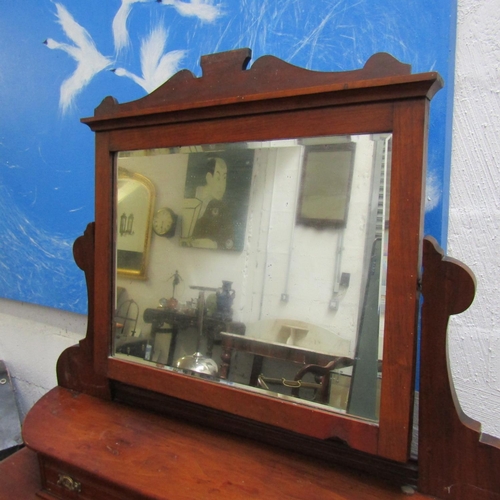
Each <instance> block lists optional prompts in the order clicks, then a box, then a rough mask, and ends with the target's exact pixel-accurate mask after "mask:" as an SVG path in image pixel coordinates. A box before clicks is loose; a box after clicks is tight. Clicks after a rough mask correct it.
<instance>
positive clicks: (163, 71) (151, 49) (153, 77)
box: [112, 25, 186, 94]
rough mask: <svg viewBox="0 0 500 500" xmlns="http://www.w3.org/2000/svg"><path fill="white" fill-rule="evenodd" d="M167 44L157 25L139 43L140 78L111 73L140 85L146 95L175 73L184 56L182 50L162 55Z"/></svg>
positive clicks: (122, 69)
mask: <svg viewBox="0 0 500 500" xmlns="http://www.w3.org/2000/svg"><path fill="white" fill-rule="evenodd" d="M166 43H167V32H166V31H165V28H164V27H163V26H161V25H158V26H157V27H156V28H154V29H153V30H152V31H151V33H150V34H149V35H148V36H147V37H146V38H144V39H143V40H142V42H141V71H142V77H140V76H137V75H135V74H134V73H131V72H130V71H127V70H126V69H124V68H116V69H113V70H112V71H113V72H114V73H115V74H116V75H118V76H126V77H127V78H130V79H131V80H133V81H134V82H135V83H137V84H138V85H140V86H141V87H142V88H143V89H144V90H145V91H146V92H147V93H148V94H149V93H151V92H153V90H155V89H157V88H158V87H159V86H160V85H161V84H162V83H164V82H165V81H167V80H168V79H169V78H170V77H171V76H172V75H173V74H174V73H177V71H178V68H179V63H180V61H181V60H182V58H183V57H184V56H185V55H186V51H184V50H173V51H171V52H167V53H166V54H164V51H165V45H166Z"/></svg>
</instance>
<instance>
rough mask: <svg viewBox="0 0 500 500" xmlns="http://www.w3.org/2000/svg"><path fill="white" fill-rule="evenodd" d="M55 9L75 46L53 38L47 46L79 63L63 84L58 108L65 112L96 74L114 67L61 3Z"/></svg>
mask: <svg viewBox="0 0 500 500" xmlns="http://www.w3.org/2000/svg"><path fill="white" fill-rule="evenodd" d="M55 6H56V9H57V20H58V23H59V24H60V25H61V27H62V29H63V31H64V33H65V34H66V36H67V37H68V38H69V39H70V40H71V41H72V42H74V44H75V45H70V44H67V43H59V42H56V41H55V40H53V39H52V38H47V40H45V42H44V43H45V45H47V47H48V48H49V49H60V50H63V51H64V52H66V53H67V54H69V55H70V56H71V57H72V58H73V59H74V60H75V61H76V62H77V67H76V70H75V71H74V73H73V74H72V75H71V76H70V77H69V78H67V79H66V80H64V81H63V83H62V84H61V90H60V97H59V106H60V107H61V109H62V112H63V113H65V112H66V111H67V110H68V108H69V107H70V106H71V104H72V103H73V100H74V98H75V97H76V95H77V94H78V93H79V92H81V90H82V89H83V88H84V87H85V86H86V85H88V83H89V82H90V81H91V80H92V78H93V77H94V76H95V75H96V74H97V73H99V72H100V71H102V70H104V69H106V68H108V67H109V66H111V63H112V61H111V59H110V58H109V57H106V56H104V55H102V54H101V53H100V52H99V51H98V50H97V48H96V46H95V44H94V41H93V40H92V37H91V36H90V35H89V33H88V31H87V30H86V29H85V28H83V27H82V26H80V25H79V24H78V23H77V22H76V21H75V20H74V19H73V17H72V16H71V14H70V13H69V12H68V11H67V10H66V8H65V7H64V6H62V5H61V4H59V3H56V4H55Z"/></svg>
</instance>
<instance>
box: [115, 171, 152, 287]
mask: <svg viewBox="0 0 500 500" xmlns="http://www.w3.org/2000/svg"><path fill="white" fill-rule="evenodd" d="M117 187H118V192H117V195H116V210H117V211H116V214H117V226H116V266H117V271H118V274H121V275H124V276H129V277H133V278H141V279H145V278H146V272H147V262H148V256H149V244H150V241H151V229H150V225H151V215H152V210H153V207H154V199H155V187H154V184H153V183H152V182H151V181H150V180H149V179H148V178H147V177H145V176H143V175H141V174H140V173H137V172H129V171H128V170H126V169H123V168H120V169H119V170H118V182H117Z"/></svg>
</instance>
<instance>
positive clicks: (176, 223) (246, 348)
mask: <svg viewBox="0 0 500 500" xmlns="http://www.w3.org/2000/svg"><path fill="white" fill-rule="evenodd" d="M250 57H251V54H250V51H249V50H248V49H241V50H235V51H231V52H226V53H221V54H212V55H209V56H204V57H202V59H201V68H202V76H201V77H198V78H197V77H195V76H193V75H192V74H191V73H190V72H188V71H181V72H179V73H177V74H176V75H174V76H173V77H172V78H171V79H170V80H169V81H167V82H166V83H165V84H164V85H162V86H161V87H160V88H159V89H157V90H156V91H154V92H153V93H151V94H150V95H148V96H146V97H144V98H143V99H139V100H137V101H133V102H129V103H124V104H118V103H117V102H116V101H115V100H114V99H113V98H110V97H108V98H106V99H105V100H104V101H103V102H102V103H101V105H100V106H99V107H98V108H96V110H95V115H94V116H93V117H91V118H86V119H83V122H84V123H86V124H87V125H88V126H89V127H90V128H91V129H92V130H93V131H94V132H95V134H96V211H95V215H96V220H95V224H91V225H89V227H88V228H87V231H86V233H85V235H84V236H83V237H81V238H80V239H79V240H77V242H76V243H75V259H76V261H77V264H78V265H79V266H80V267H81V268H82V269H83V270H84V271H85V273H86V278H87V283H88V290H89V329H88V333H87V337H86V339H85V340H84V341H82V342H81V343H80V345H79V346H75V347H73V348H71V349H69V350H67V351H65V352H64V353H63V354H62V356H61V358H60V359H59V363H58V378H59V385H60V386H61V387H62V388H65V389H66V390H67V389H70V390H71V391H76V393H82V394H84V395H85V396H84V398H87V397H88V398H89V400H88V401H100V402H99V403H96V405H97V406H99V412H107V413H106V418H104V417H102V419H103V421H104V420H106V419H107V420H106V422H107V424H106V425H109V424H110V422H111V421H113V420H114V417H112V416H110V415H112V414H113V411H115V410H113V409H112V408H118V406H117V405H119V404H120V405H121V404H125V405H128V406H130V407H139V408H142V409H145V410H147V411H149V412H151V413H154V414H161V415H163V416H164V417H165V418H181V419H183V420H186V421H188V422H193V425H195V424H196V425H200V424H201V425H202V426H208V427H210V428H214V429H218V430H219V431H223V432H224V433H226V434H227V435H234V436H238V435H239V436H246V437H250V438H253V439H254V440H261V441H264V442H266V443H268V444H272V445H275V446H277V447H282V448H287V449H289V450H292V451H294V452H300V453H302V454H304V455H308V456H313V457H316V458H322V459H323V460H325V461H326V462H328V463H330V462H340V463H343V464H344V465H348V466H352V467H356V468H358V469H361V470H364V471H365V472H371V473H373V474H375V475H379V476H383V477H385V478H389V479H391V480H393V481H395V482H397V483H400V484H403V483H405V484H414V485H416V484H417V483H418V484H419V486H420V487H421V489H422V490H423V491H424V493H432V494H436V495H437V494H438V493H436V491H434V490H432V487H431V486H429V484H430V483H431V482H432V481H430V482H429V479H428V477H429V474H430V473H429V472H428V471H427V472H426V474H427V476H426V475H425V474H424V476H420V478H418V474H419V463H418V462H417V461H416V460H415V457H414V456H413V457H412V456H411V436H412V427H413V423H414V421H413V413H414V388H415V373H416V359H417V332H418V325H419V303H420V299H421V295H420V292H421V287H422V280H421V270H422V255H423V235H422V226H423V196H424V184H425V163H426V140H427V118H428V112H429V103H430V100H431V99H432V97H433V96H434V94H435V93H436V92H437V91H438V90H439V89H440V88H441V86H442V81H441V79H440V77H439V75H438V74H437V73H433V72H431V73H424V74H411V71H410V67H409V66H408V65H405V64H402V63H400V62H398V61H396V60H395V59H394V58H392V57H391V56H390V55H388V54H376V55H375V56H373V57H372V58H370V59H369V60H368V61H367V63H366V64H365V66H364V67H363V68H362V69H359V70H353V71H347V72H343V73H319V72H313V71H308V70H305V69H301V68H297V67H294V66H291V65H289V64H287V63H285V62H283V61H281V60H279V59H276V58H274V57H271V56H265V57H262V58H260V59H258V60H257V61H255V62H254V63H253V65H252V66H251V67H250V68H249V69H247V66H248V64H249V61H250ZM132 243H134V244H135V247H134V248H132V246H130V245H131V244H132ZM425 245H426V246H425V249H426V252H427V253H426V255H427V258H428V259H431V258H437V260H436V263H435V269H434V271H433V272H432V276H430V277H428V278H425V274H424V281H423V286H424V310H423V312H422V318H423V320H422V321H423V323H422V325H423V326H424V327H426V328H427V330H425V331H423V332H422V349H423V350H422V359H426V360H427V359H428V358H426V357H425V356H429V355H430V354H429V353H435V352H437V351H438V349H437V348H436V346H437V345H438V344H439V342H441V341H442V342H444V343H445V336H446V321H447V318H448V315H449V314H455V313H457V312H460V310H463V309H464V308H465V307H467V306H468V303H467V301H468V300H469V303H470V301H471V300H472V297H473V291H474V286H473V281H472V280H473V278H471V275H470V274H469V273H468V271H466V270H464V268H463V267H460V266H459V265H458V264H453V265H452V267H453V266H457V268H459V269H460V270H461V271H459V272H458V274H460V272H461V273H462V274H463V278H460V280H463V281H464V282H465V283H466V284H465V285H461V286H464V287H465V288H466V293H463V294H461V295H460V297H461V298H460V301H461V302H460V304H459V305H457V304H456V303H455V302H454V300H455V298H453V297H452V298H450V299H449V304H451V305H450V306H449V307H448V306H447V305H446V306H444V307H443V304H442V303H441V304H439V302H440V301H441V300H444V302H445V304H448V302H446V301H447V300H448V299H447V298H443V297H445V296H446V297H447V295H446V294H445V293H444V292H441V291H440V287H441V288H442V287H443V286H444V285H443V283H445V284H447V283H449V279H448V278H446V279H445V278H444V277H443V276H442V275H441V262H442V261H443V257H442V255H441V254H439V250H436V247H435V245H434V244H433V243H432V242H431V241H430V240H426V241H425ZM132 254H133V255H132ZM436 255H437V256H438V257H436ZM124 262H126V264H124ZM425 262H426V261H424V273H425V272H427V269H426V264H425ZM428 262H429V268H430V267H431V264H430V262H431V260H428ZM447 265H448V264H447ZM453 269H455V268H454V267H453ZM460 276H462V275H460ZM138 278H140V279H138ZM426 279H427V281H426ZM447 280H448V281H447ZM457 280H459V278H456V279H455V282H454V283H455V285H454V286H456V288H457V289H459V284H458V281H457ZM452 282H453V280H452ZM471 283H472V284H471ZM446 286H448V285H446ZM426 287H427V289H428V290H429V297H430V296H431V295H432V294H434V296H435V300H434V301H432V300H430V299H429V300H427V298H426V297H425V288H426ZM447 290H448V289H447ZM448 291H449V290H448ZM447 293H448V292H447ZM426 307H427V310H426ZM447 307H448V309H447ZM428 311H430V312H428ZM429 315H430V316H429ZM429 317H431V319H429ZM438 323H439V325H440V326H439V328H440V332H441V337H439V336H436V339H437V340H432V338H431V340H429V339H428V337H426V335H428V333H429V331H430V330H432V329H433V328H435V325H436V324H438ZM439 328H438V329H439ZM443 339H444V340H443ZM436 342H437V344H436ZM439 345H441V344H439ZM433 356H434V354H433ZM436 356H437V355H436ZM443 363H444V364H443ZM443 367H444V368H443ZM436 370H437V371H436ZM429 377H431V378H430V379H429ZM435 377H437V378H438V379H440V380H441V379H443V378H447V376H446V353H445V352H443V356H442V359H440V360H438V361H436V366H435V367H432V368H431V367H430V368H429V369H428V370H426V371H425V375H423V379H422V391H424V388H425V391H426V395H424V396H423V405H424V410H423V411H424V412H425V414H424V415H423V417H421V421H420V424H421V429H422V428H423V429H424V431H425V435H424V437H421V447H422V446H423V445H422V443H426V444H425V446H427V444H428V443H429V442H430V441H429V440H427V441H426V439H427V438H426V436H429V435H432V434H433V432H434V430H433V429H434V428H433V425H435V426H437V425H439V422H438V421H439V418H441V417H442V416H443V415H441V417H439V416H436V415H435V416H433V417H432V418H433V419H434V424H433V423H430V424H429V422H430V421H431V419H430V417H429V415H430V411H428V410H427V408H428V407H431V406H432V405H433V404H435V401H433V396H432V395H431V396H429V395H428V394H429V390H430V389H429V387H430V386H432V385H435V384H438V381H437V379H436V378H435ZM446 387H448V389H446ZM443 388H444V389H443V394H441V396H440V397H442V398H443V401H444V400H445V399H446V395H445V393H446V391H448V392H449V393H450V394H452V392H453V391H452V389H449V383H448V380H445V381H444V382H443ZM54 397H55V396H54ZM57 398H58V404H61V405H63V406H64V405H66V404H67V402H63V401H67V398H70V397H69V396H68V395H67V394H66V393H58V395H57ZM426 398H427V399H426ZM429 398H430V399H429ZM70 399H71V398H70ZM47 401H48V400H46V402H45V403H43V404H45V405H48V404H49V403H48V402H47ZM72 401H76V400H75V399H74V398H73V399H72ZM78 401H79V402H74V403H73V404H75V405H83V403H82V401H83V400H82V399H80V400H78ZM85 401H87V400H86V399H85ZM421 401H422V399H421ZM43 404H42V405H41V406H40V405H39V408H38V410H36V411H38V412H42V411H43V410H42V409H40V408H41V407H42V406H43ZM103 404H106V405H109V406H106V408H111V409H110V410H104V409H103V408H104V407H103V406H102V405H103ZM421 404H422V403H421ZM453 405H454V403H450V405H449V406H450V408H451V407H453ZM90 406H92V405H90ZM90 406H89V403H85V405H83V406H81V407H80V411H81V412H82V413H92V412H91V410H89V407H90ZM97 406H96V408H97ZM120 408H121V407H120ZM34 411H35V410H34ZM68 411H69V410H68ZM96 411H97V410H96ZM120 411H122V410H116V414H117V415H118V413H119V412H120ZM421 411H422V410H421ZM450 411H451V410H450ZM32 413H33V412H32ZM73 413H74V412H73ZM99 414H100V415H101V413H99ZM81 418H83V417H81ZM89 418H92V417H90V416H89ZM117 418H121V417H117ZM152 418H153V417H152ZM154 418H156V417H154ZM33 420H34V417H32V421H33ZM146 420H147V418H146ZM96 421H98V419H96ZM141 422H142V421H141ZM142 425H143V424H141V426H142ZM152 425H153V424H152ZM154 425H157V424H154ZM428 425H429V427H426V426H428ZM34 426H35V424H30V423H28V430H26V432H25V436H26V440H27V443H28V446H30V447H31V448H32V449H35V451H37V452H38V453H39V456H40V457H42V459H41V465H42V470H43V471H44V472H43V474H44V477H45V484H44V488H45V490H44V491H45V495H47V498H52V497H50V495H51V494H52V495H56V496H57V495H60V497H61V498H65V496H64V492H65V491H66V490H72V492H73V493H74V492H75V491H77V489H78V488H77V487H75V488H76V489H74V488H73V486H74V485H73V486H71V485H70V487H69V486H68V481H66V482H65V480H63V479H61V474H62V475H63V476H64V474H63V473H62V472H60V471H61V470H62V468H64V467H62V465H61V464H64V463H66V462H68V460H69V461H70V462H71V463H70V464H69V465H68V464H67V466H66V469H68V470H70V471H73V473H75V474H77V475H78V474H80V476H82V474H83V476H82V477H84V478H86V479H89V478H91V479H92V484H93V487H94V488H97V489H98V490H99V491H100V488H102V489H103V491H104V489H105V487H104V486H102V485H105V486H106V488H108V490H107V491H108V494H109V488H111V486H110V485H111V484H112V483H113V481H116V482H117V483H119V484H114V486H113V488H118V489H119V490H120V491H121V493H120V494H121V495H122V496H120V497H118V498H153V494H152V493H151V491H156V490H154V487H153V486H149V488H150V489H149V490H148V489H147V488H146V486H144V488H145V489H144V490H140V491H141V492H142V493H141V494H142V495H143V496H137V497H135V496H133V495H134V494H137V492H135V493H131V489H130V488H138V491H139V489H140V488H141V487H142V486H141V485H140V484H139V483H137V484H136V486H132V483H131V485H130V486H126V485H125V482H126V481H127V480H128V479H127V473H126V472H125V471H121V473H122V476H123V477H121V479H119V480H118V479H111V477H117V474H118V471H117V470H114V471H113V473H112V474H111V473H110V474H111V475H110V476H109V477H108V478H107V479H106V478H104V479H103V478H102V477H101V478H98V479H96V477H98V476H99V474H98V473H97V471H96V470H93V469H92V468H93V467H94V466H92V465H90V464H89V465H87V466H84V465H82V463H79V462H78V461H77V459H75V454H71V459H69V458H68V460H65V459H63V458H62V456H61V455H58V456H53V455H54V453H53V452H48V451H47V450H46V449H41V448H43V445H41V444H40V443H39V441H38V438H37V437H36V432H35V431H34V430H33V428H34ZM120 426H121V428H125V427H126V428H128V427H127V425H125V424H123V423H122V424H120ZM141 428H142V427H141ZM155 428H156V427H155ZM98 429H99V427H98V424H95V425H94V431H93V432H98ZM109 432H111V431H109ZM112 432H113V433H115V434H116V432H117V431H116V430H113V431H112ZM115 434H114V435H113V439H115V440H118V441H119V442H122V440H123V439H124V438H122V437H116V436H118V435H115ZM145 434H147V431H145ZM127 439H128V440H129V441H127V442H129V444H130V442H131V443H132V444H130V446H132V448H133V447H135V446H136V441H137V442H139V441H140V440H141V439H142V438H141V437H140V435H136V436H135V437H134V438H131V437H130V436H129V437H128V438H127ZM144 439H146V438H145V437H144ZM156 439H157V440H158V441H160V442H161V438H159V437H158V436H156ZM234 439H237V438H236V437H235V438H234ZM238 439H239V438H238ZM433 439H434V440H435V439H437V438H436V437H435V436H434V437H433ZM130 440H132V441H130ZM477 441H478V439H477ZM436 442H437V441H436ZM478 442H479V441H478ZM51 446H52V448H51V449H53V447H54V445H53V444H52V445H51ZM115 446H118V443H116V444H113V445H112V447H113V449H114V447H115ZM159 446H166V444H165V443H163V444H161V445H160V444H159ZM474 446H475V445H474ZM428 449H429V448H427V450H428ZM491 449H494V448H491ZM496 452H497V451H494V452H492V453H496ZM51 453H52V454H51ZM76 455H78V453H76ZM422 456H424V455H422ZM82 460H83V461H85V460H91V459H89V458H88V457H83V455H82ZM92 460H94V461H95V460H96V459H95V457H94V458H93V459H92ZM147 460H149V459H147ZM147 460H146V461H147ZM155 460H158V459H155ZM162 460H163V459H162ZM221 460H224V459H223V458H222V457H221ZM424 460H425V461H424V470H425V467H426V466H428V465H429V464H431V463H433V460H434V459H433V458H432V457H429V456H428V457H426V458H425V459H424ZM68 463H69V462H68ZM155 463H156V464H159V465H158V466H159V469H160V470H161V468H162V467H163V465H162V464H163V462H162V461H161V460H160V462H157V461H156V462H155ZM86 467H87V469H86ZM88 467H90V469H92V470H88ZM165 467H166V465H165ZM82 471H83V472H82ZM118 475H119V474H118ZM159 475H160V476H161V473H159ZM72 477H73V476H71V478H72ZM72 480H74V478H73V479H72ZM155 480H159V481H163V479H161V480H160V479H158V478H156V479H155ZM172 480H175V478H174V479H172V478H170V481H172ZM165 481H166V479H165ZM426 481H427V482H426ZM76 482H77V483H78V482H79V481H76ZM139 482H140V481H139ZM71 484H73V483H71ZM96 485H97V486H96ZM433 487H434V488H437V489H439V488H441V485H440V484H437V485H434V486H433ZM488 487H489V486H488ZM72 488H73V489H72ZM151 488H153V490H152V489H151ZM81 491H83V490H81ZM145 491H149V493H145ZM73 493H72V494H73ZM148 495H149V496H148ZM71 498H73V497H71ZM75 498H80V496H78V497H75ZM81 498H87V497H86V496H85V495H83V493H82V496H81ZM89 498H91V497H89ZM92 498H94V497H92ZM96 498H101V497H96ZM103 498H104V497H103ZM113 498H114V497H113ZM154 498H157V496H154ZM158 498H159V497H158ZM165 498H167V497H165ZM199 498H201V497H199ZM207 498H208V497H207ZM224 498H225V497H224ZM391 498H392V497H391ZM443 498H444V497H443ZM450 498H462V497H459V496H454V497H452V496H450ZM463 498H465V497H463ZM484 498H496V497H486V496H485V497H484Z"/></svg>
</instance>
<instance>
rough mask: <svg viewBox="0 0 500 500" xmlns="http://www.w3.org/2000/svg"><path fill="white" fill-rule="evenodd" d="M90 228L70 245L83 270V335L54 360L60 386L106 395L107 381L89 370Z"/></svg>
mask: <svg viewBox="0 0 500 500" xmlns="http://www.w3.org/2000/svg"><path fill="white" fill-rule="evenodd" d="M94 231H95V225H94V224H93V223H92V224H89V225H88V226H87V229H86V230H85V233H84V235H83V236H80V237H79V238H77V240H76V241H75V243H74V245H73V256H74V258H75V262H76V264H77V265H78V267H79V268H80V269H82V270H83V271H84V273H85V280H86V282H87V296H88V323H87V335H86V337H85V338H84V339H83V340H81V341H80V343H79V344H78V345H75V346H72V347H70V348H68V349H66V350H65V351H64V352H63V353H62V354H61V356H60V357H59V359H58V361H57V380H58V383H59V385H61V386H62V387H71V388H72V389H73V390H75V391H81V392H85V393H86V394H91V395H93V396H98V397H103V398H106V399H107V398H109V397H110V393H109V380H108V379H107V378H106V377H103V376H101V375H99V374H97V373H96V372H95V371H94V370H93V361H94V352H95V349H94V340H95V335H94V330H93V319H94V300H93V296H94V283H95V281H94Z"/></svg>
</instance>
